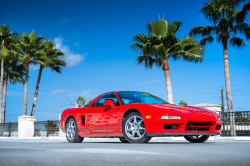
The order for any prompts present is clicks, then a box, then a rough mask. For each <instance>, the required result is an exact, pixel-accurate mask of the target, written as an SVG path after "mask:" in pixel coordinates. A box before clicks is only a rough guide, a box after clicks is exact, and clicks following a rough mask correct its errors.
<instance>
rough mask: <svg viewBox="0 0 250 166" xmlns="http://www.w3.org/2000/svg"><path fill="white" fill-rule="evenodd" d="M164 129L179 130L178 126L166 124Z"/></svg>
mask: <svg viewBox="0 0 250 166" xmlns="http://www.w3.org/2000/svg"><path fill="white" fill-rule="evenodd" d="M164 129H177V124H164Z"/></svg>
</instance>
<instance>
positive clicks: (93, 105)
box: [91, 92, 122, 107]
mask: <svg viewBox="0 0 250 166" xmlns="http://www.w3.org/2000/svg"><path fill="white" fill-rule="evenodd" d="M112 93H113V94H114V95H115V96H116V98H117V101H118V102H119V105H118V106H121V105H122V104H121V103H120V101H119V99H118V95H116V94H115V93H114V92H109V93H104V94H102V95H101V96H100V97H99V98H98V99H97V100H96V101H95V102H94V103H93V104H92V105H91V107H106V106H104V105H103V106H100V105H95V104H96V103H97V102H99V100H101V98H102V97H103V96H104V95H107V94H112ZM118 106H116V107H118Z"/></svg>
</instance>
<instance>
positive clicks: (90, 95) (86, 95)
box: [79, 90, 97, 100]
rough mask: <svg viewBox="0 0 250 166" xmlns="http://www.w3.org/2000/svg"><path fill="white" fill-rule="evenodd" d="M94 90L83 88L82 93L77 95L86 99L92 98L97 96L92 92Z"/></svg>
mask: <svg viewBox="0 0 250 166" xmlns="http://www.w3.org/2000/svg"><path fill="white" fill-rule="evenodd" d="M96 91H97V90H84V91H83V92H82V93H80V94H79V96H83V97H84V98H85V99H86V100H92V99H94V98H95V97H97V95H96V94H93V92H96Z"/></svg>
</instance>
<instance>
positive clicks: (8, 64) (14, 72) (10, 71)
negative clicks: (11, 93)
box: [2, 58, 24, 123]
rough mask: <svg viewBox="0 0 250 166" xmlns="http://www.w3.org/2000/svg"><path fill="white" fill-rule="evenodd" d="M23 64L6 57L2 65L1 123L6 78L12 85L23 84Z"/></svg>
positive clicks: (4, 106) (3, 111) (4, 101)
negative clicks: (3, 65)
mask: <svg viewBox="0 0 250 166" xmlns="http://www.w3.org/2000/svg"><path fill="white" fill-rule="evenodd" d="M23 76H24V66H23V64H19V63H18V61H16V60H13V59H10V58H6V59H5V67H4V91H3V108H2V113H3V123H5V110H6V94H7V83H8V79H9V81H10V83H12V84H13V85H14V84H16V83H18V82H20V83H23V84H24V79H23Z"/></svg>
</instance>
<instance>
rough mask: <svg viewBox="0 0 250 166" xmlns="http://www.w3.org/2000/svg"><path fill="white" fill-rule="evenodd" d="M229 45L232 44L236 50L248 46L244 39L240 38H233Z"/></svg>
mask: <svg viewBox="0 0 250 166" xmlns="http://www.w3.org/2000/svg"><path fill="white" fill-rule="evenodd" d="M228 44H230V45H231V46H233V47H236V48H238V49H239V48H244V47H245V46H246V44H245V42H244V40H243V39H241V38H239V37H232V38H231V39H230V40H229V41H228Z"/></svg>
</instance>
